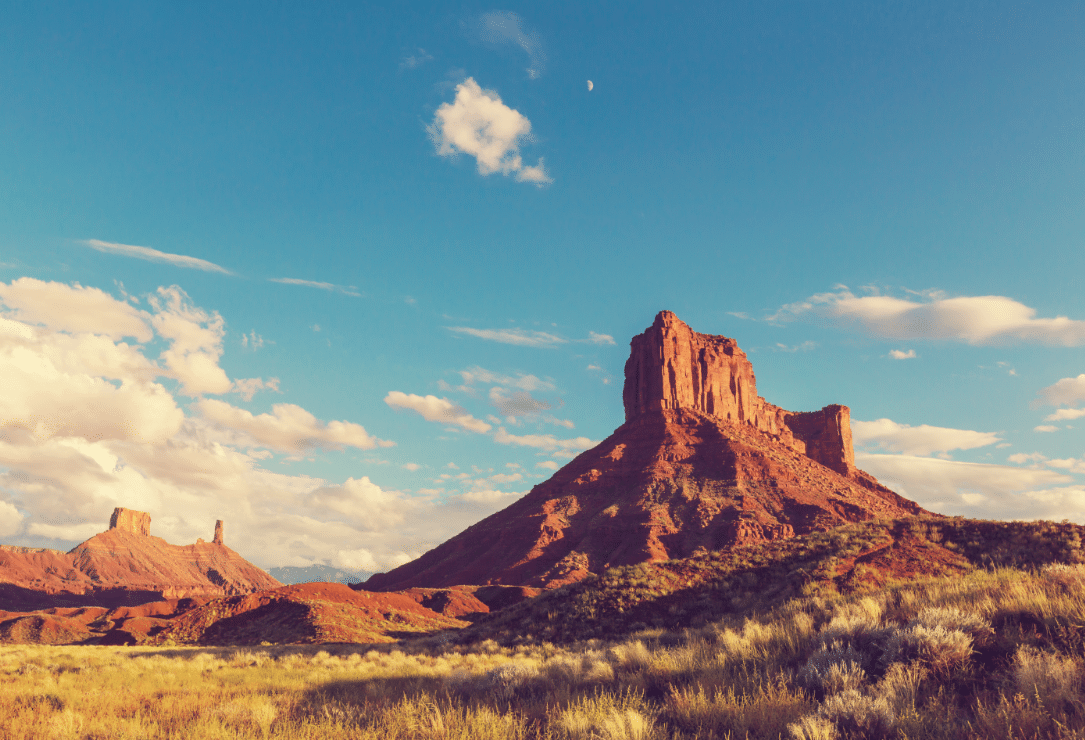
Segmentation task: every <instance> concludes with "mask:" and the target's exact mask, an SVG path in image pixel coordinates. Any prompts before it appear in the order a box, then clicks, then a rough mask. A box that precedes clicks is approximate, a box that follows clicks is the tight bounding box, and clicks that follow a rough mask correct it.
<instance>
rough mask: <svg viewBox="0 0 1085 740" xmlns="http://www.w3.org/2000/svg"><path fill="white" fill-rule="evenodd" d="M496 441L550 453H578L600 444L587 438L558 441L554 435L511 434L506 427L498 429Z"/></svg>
mask: <svg viewBox="0 0 1085 740" xmlns="http://www.w3.org/2000/svg"><path fill="white" fill-rule="evenodd" d="M494 441H495V442H497V443H498V444H503V445H518V446H520V447H535V448H538V449H540V450H543V451H545V452H550V453H577V452H581V451H583V450H587V449H590V448H592V447H594V446H595V445H597V444H599V443H598V442H594V441H592V440H590V439H588V438H587V437H575V438H574V439H558V438H557V437H555V436H554V435H553V434H524V435H515V434H509V433H508V432H507V431H505V428H504V427H498V429H497V433H496V434H495V435H494Z"/></svg>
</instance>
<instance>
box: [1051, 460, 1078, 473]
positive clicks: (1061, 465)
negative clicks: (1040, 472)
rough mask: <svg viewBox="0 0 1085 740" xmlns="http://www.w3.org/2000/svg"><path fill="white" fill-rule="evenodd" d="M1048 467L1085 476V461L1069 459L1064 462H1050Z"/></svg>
mask: <svg viewBox="0 0 1085 740" xmlns="http://www.w3.org/2000/svg"><path fill="white" fill-rule="evenodd" d="M1046 465H1048V466H1050V467H1052V468H1058V469H1060V470H1065V471H1066V472H1068V473H1078V474H1085V460H1078V459H1076V458H1073V457H1067V458H1064V459H1062V460H1048V461H1047V462H1046Z"/></svg>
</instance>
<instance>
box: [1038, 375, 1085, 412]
mask: <svg viewBox="0 0 1085 740" xmlns="http://www.w3.org/2000/svg"><path fill="white" fill-rule="evenodd" d="M1036 395H1038V396H1040V398H1042V399H1043V402H1044V403H1046V404H1048V405H1051V406H1061V405H1062V404H1072V403H1077V402H1079V401H1085V373H1082V374H1081V375H1079V376H1077V377H1076V378H1063V379H1062V380H1060V381H1059V382H1057V383H1055V384H1053V385H1049V386H1047V387H1046V388H1043V389H1041V390H1040V392H1039V393H1037V394H1036Z"/></svg>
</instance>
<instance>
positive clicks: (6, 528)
mask: <svg viewBox="0 0 1085 740" xmlns="http://www.w3.org/2000/svg"><path fill="white" fill-rule="evenodd" d="M22 524H23V515H22V514H20V513H19V510H18V509H16V508H15V505H14V504H12V503H11V502H10V501H0V537H10V536H11V535H13V534H16V533H17V532H18V531H19V530H20V529H22Z"/></svg>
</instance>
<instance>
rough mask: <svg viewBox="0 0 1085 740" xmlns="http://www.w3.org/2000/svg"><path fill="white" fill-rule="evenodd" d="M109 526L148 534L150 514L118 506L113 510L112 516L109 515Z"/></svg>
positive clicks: (133, 532) (123, 530)
mask: <svg viewBox="0 0 1085 740" xmlns="http://www.w3.org/2000/svg"><path fill="white" fill-rule="evenodd" d="M109 528H110V529H117V530H120V531H121V532H131V533H132V534H150V533H151V515H150V514H148V513H146V512H144V511H132V510H131V509H124V508H121V507H120V506H118V507H117V508H116V509H114V510H113V516H111V517H109Z"/></svg>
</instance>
